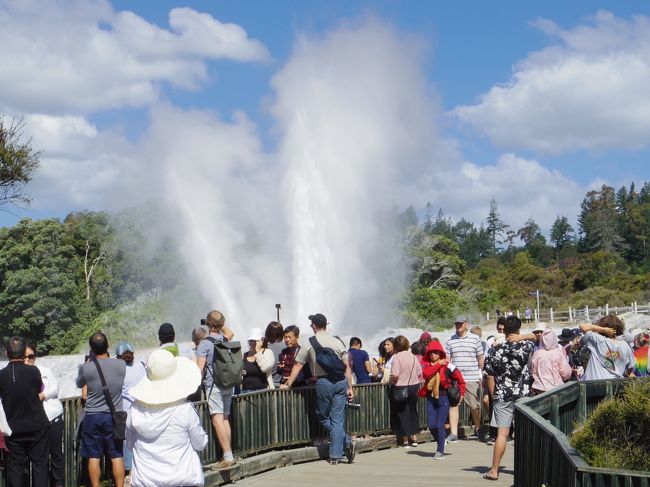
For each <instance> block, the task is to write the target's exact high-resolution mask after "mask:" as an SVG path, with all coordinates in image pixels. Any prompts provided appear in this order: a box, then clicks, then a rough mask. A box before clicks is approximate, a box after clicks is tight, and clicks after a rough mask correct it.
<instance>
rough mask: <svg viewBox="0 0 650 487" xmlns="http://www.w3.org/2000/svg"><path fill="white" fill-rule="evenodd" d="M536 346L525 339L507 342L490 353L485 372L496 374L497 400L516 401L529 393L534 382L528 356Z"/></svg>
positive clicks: (495, 395)
mask: <svg viewBox="0 0 650 487" xmlns="http://www.w3.org/2000/svg"><path fill="white" fill-rule="evenodd" d="M534 348H535V343H534V342H532V341H529V340H523V341H521V342H517V343H510V342H506V343H504V344H503V345H499V346H498V347H495V348H494V349H493V350H491V352H490V353H488V356H487V359H486V360H485V372H486V373H487V375H491V376H494V382H495V388H494V400H495V401H502V402H506V401H516V400H517V399H519V398H520V397H524V396H527V395H528V393H529V391H530V384H531V382H532V379H531V375H530V370H529V368H528V358H529V357H530V355H531V354H532V353H533V350H534Z"/></svg>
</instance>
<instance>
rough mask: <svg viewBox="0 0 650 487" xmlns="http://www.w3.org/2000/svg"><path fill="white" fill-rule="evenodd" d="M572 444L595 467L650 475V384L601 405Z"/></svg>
mask: <svg viewBox="0 0 650 487" xmlns="http://www.w3.org/2000/svg"><path fill="white" fill-rule="evenodd" d="M571 444H572V445H573V447H574V448H575V449H576V450H578V451H579V452H580V454H581V455H582V457H583V458H584V459H585V460H586V461H587V463H589V464H590V465H592V466H594V467H603V468H611V469H626V470H641V471H650V380H643V381H636V382H635V383H633V384H631V385H630V386H628V387H626V388H625V390H624V391H623V393H622V394H621V395H620V396H618V397H615V398H613V399H609V400H606V401H603V402H602V403H600V404H599V405H598V407H597V408H596V410H595V411H594V412H593V413H592V414H591V416H589V418H588V419H587V421H585V423H584V424H583V425H582V426H581V427H580V428H578V429H577V430H576V431H575V432H574V433H573V435H572V436H571Z"/></svg>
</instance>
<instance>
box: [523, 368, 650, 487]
mask: <svg viewBox="0 0 650 487" xmlns="http://www.w3.org/2000/svg"><path fill="white" fill-rule="evenodd" d="M628 380H630V379H628ZM632 380H633V379H632ZM626 382H627V380H599V381H585V382H569V383H567V384H564V385H563V386H560V387H558V388H556V389H553V390H552V391H549V392H546V393H544V394H540V395H539V396H535V397H531V398H526V399H522V400H521V401H519V402H517V404H516V406H515V431H516V434H517V441H516V442H515V487H539V486H541V485H544V486H546V487H587V486H601V485H602V486H618V485H621V486H623V485H625V486H630V487H650V477H649V476H648V473H647V472H645V473H644V472H634V471H629V470H611V469H605V468H596V467H591V466H589V465H588V464H587V462H585V460H584V459H583V458H582V457H581V456H580V454H579V453H578V452H577V451H576V450H575V449H574V448H573V447H572V446H571V444H570V442H569V438H568V436H569V435H570V434H571V433H572V432H573V430H574V428H575V427H576V425H579V424H581V423H582V422H584V420H585V418H586V417H587V416H588V415H589V414H590V413H591V412H592V411H593V410H594V409H595V408H596V406H598V404H599V403H600V402H601V401H603V400H605V399H608V398H610V397H613V396H614V395H616V394H618V393H619V392H620V391H621V390H622V389H623V387H624V386H625V383H626Z"/></svg>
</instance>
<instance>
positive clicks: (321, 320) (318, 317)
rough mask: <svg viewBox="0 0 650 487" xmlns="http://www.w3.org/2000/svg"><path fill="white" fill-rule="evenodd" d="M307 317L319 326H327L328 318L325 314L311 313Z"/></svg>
mask: <svg viewBox="0 0 650 487" xmlns="http://www.w3.org/2000/svg"><path fill="white" fill-rule="evenodd" d="M307 319H308V320H309V321H311V322H312V324H313V325H315V326H316V327H317V328H325V327H326V326H327V318H325V315H323V314H320V313H316V314H315V315H309V316H308V317H307Z"/></svg>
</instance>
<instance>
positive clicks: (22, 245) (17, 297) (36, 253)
mask: <svg viewBox="0 0 650 487" xmlns="http://www.w3.org/2000/svg"><path fill="white" fill-rule="evenodd" d="M79 264H80V260H79V257H78V256H77V255H76V253H75V249H74V247H73V246H71V245H70V244H69V243H68V242H67V239H66V235H65V231H64V227H63V225H62V224H61V223H60V222H59V221H58V220H54V219H45V220H38V221H32V220H30V219H24V220H21V221H20V222H19V223H18V224H17V225H15V226H14V227H11V228H3V229H1V230H0V277H1V286H0V332H1V333H2V335H3V337H8V336H11V335H23V336H26V337H29V338H32V339H35V340H37V341H39V342H40V343H41V347H42V348H43V350H45V351H47V350H49V349H50V348H51V347H52V344H53V343H54V342H56V340H57V338H59V337H61V336H62V335H63V334H65V332H66V330H67V329H69V328H70V327H71V326H72V325H73V324H74V323H75V322H76V321H77V318H78V315H77V309H78V307H79V306H80V301H81V300H82V296H83V295H82V293H81V292H80V291H81V288H80V285H79V284H80V283H79V282H78V281H77V280H76V279H75V274H76V271H77V268H78V266H79Z"/></svg>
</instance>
